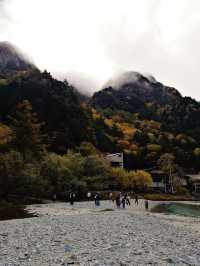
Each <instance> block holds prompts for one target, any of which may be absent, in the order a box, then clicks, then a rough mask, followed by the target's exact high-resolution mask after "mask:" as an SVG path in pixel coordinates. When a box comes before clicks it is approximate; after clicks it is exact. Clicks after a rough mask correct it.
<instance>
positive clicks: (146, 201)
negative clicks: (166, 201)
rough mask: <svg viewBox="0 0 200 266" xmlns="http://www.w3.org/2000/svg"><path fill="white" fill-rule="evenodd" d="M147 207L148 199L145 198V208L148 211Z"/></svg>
mask: <svg viewBox="0 0 200 266" xmlns="http://www.w3.org/2000/svg"><path fill="white" fill-rule="evenodd" d="M148 209H149V202H148V200H147V199H146V200H145V210H146V211H148Z"/></svg>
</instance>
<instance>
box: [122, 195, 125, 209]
mask: <svg viewBox="0 0 200 266" xmlns="http://www.w3.org/2000/svg"><path fill="white" fill-rule="evenodd" d="M125 207H126V198H125V196H122V208H123V209H125Z"/></svg>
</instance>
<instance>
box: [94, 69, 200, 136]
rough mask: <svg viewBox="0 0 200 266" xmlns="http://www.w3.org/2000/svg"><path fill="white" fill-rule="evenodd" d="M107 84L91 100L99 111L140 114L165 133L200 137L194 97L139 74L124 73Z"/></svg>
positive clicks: (199, 110) (199, 106)
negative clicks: (186, 95)
mask: <svg viewBox="0 0 200 266" xmlns="http://www.w3.org/2000/svg"><path fill="white" fill-rule="evenodd" d="M106 85H107V86H108V87H106V88H105V89H103V90H101V91H99V92H96V93H95V94H94V95H93V97H92V99H91V104H92V106H94V107H95V108H100V109H110V110H123V111H127V112H130V113H138V114H139V116H140V117H141V118H142V119H153V120H156V121H158V122H160V123H161V124H162V125H161V126H162V128H163V129H165V130H170V131H173V132H185V133H188V132H190V133H191V131H193V134H195V136H197V134H196V133H195V131H198V132H199V127H200V104H199V103H198V102H197V101H195V100H193V99H191V98H190V97H182V96H181V94H180V93H179V92H178V91H177V90H176V89H174V88H172V87H168V86H165V85H163V84H162V83H160V82H158V81H156V80H155V79H154V78H152V77H146V76H144V75H142V74H139V73H137V72H128V73H124V74H122V76H120V77H119V78H117V79H116V80H111V81H110V82H108V83H107V84H106ZM111 86H113V87H111Z"/></svg>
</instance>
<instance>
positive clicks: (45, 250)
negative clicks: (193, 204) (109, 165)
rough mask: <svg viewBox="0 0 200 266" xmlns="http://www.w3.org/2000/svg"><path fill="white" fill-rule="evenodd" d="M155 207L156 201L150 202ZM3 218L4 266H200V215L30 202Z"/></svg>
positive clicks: (0, 226) (0, 228)
mask: <svg viewBox="0 0 200 266" xmlns="http://www.w3.org/2000/svg"><path fill="white" fill-rule="evenodd" d="M151 204H152V205H153V204H154V203H150V206H151ZM28 210H29V212H34V213H37V214H38V215H39V217H35V218H28V219H18V220H10V221H1V222H0V232H1V234H0V246H1V248H0V265H1V266H3V265H26V266H27V265H34V266H37V265H38V266H39V265H42V266H46V265H48V266H49V265H82V266H94V265H96V266H100V265H101V266H103V265H106V266H108V265H200V250H199V244H200V241H199V239H200V230H199V229H200V226H199V222H200V219H199V218H190V217H181V216H173V215H165V214H157V213H150V212H145V210H144V202H143V201H142V200H140V202H139V205H138V206H136V205H134V204H132V206H131V208H128V209H126V210H122V209H120V210H117V209H116V208H115V206H114V205H113V203H111V202H109V201H104V202H102V205H101V207H100V208H95V207H94V204H93V202H81V203H76V204H75V205H74V206H73V207H71V206H69V204H67V203H51V204H44V205H40V204H38V205H31V206H29V207H28Z"/></svg>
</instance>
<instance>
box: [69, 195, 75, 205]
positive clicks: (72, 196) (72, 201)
mask: <svg viewBox="0 0 200 266" xmlns="http://www.w3.org/2000/svg"><path fill="white" fill-rule="evenodd" d="M75 197H76V194H75V193H73V192H71V193H70V194H69V202H70V204H71V205H74V201H75Z"/></svg>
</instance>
